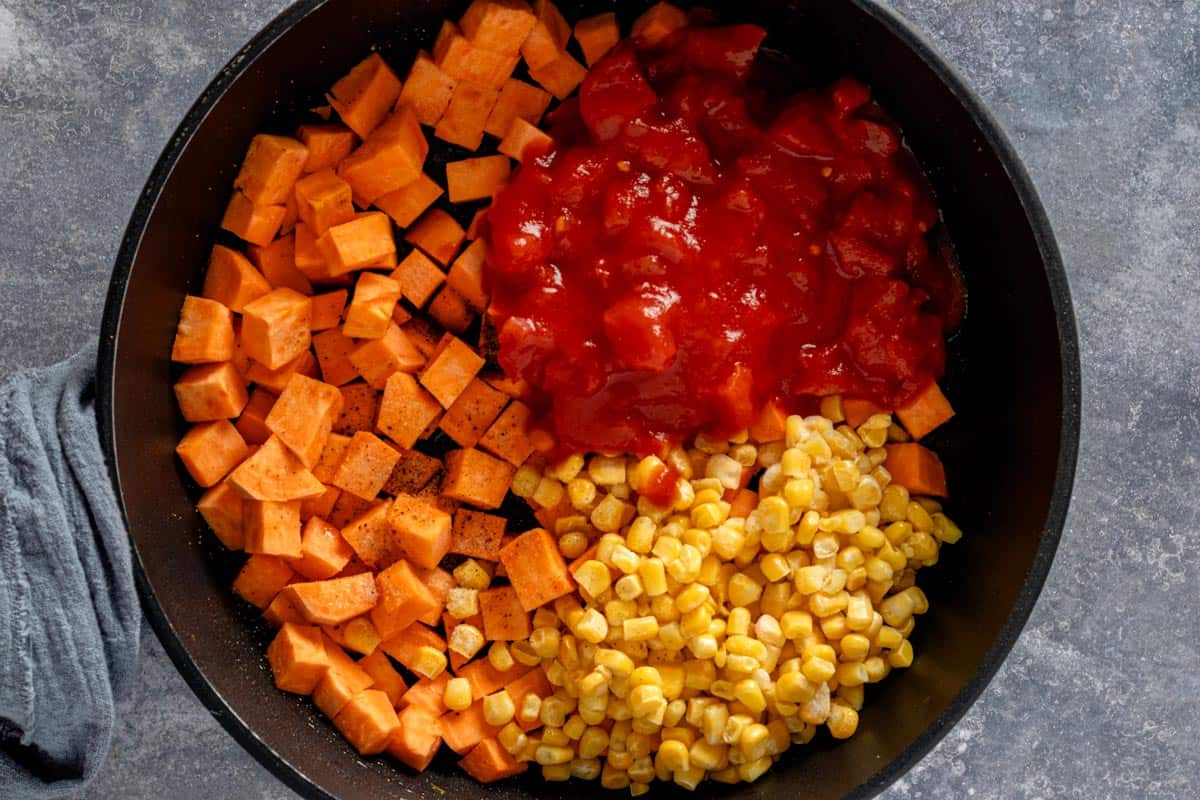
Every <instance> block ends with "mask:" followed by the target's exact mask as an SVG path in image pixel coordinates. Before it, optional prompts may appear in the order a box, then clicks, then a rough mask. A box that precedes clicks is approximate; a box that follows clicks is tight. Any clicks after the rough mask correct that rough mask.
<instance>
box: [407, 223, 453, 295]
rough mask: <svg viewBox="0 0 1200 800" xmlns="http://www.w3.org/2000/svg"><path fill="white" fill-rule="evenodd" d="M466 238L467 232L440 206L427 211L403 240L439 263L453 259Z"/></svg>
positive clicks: (447, 262) (446, 262) (445, 262)
mask: <svg viewBox="0 0 1200 800" xmlns="http://www.w3.org/2000/svg"><path fill="white" fill-rule="evenodd" d="M466 238H467V232H466V231H464V230H463V228H462V226H461V225H459V224H458V222H457V221H456V220H455V219H454V217H452V216H450V215H449V214H447V213H446V212H445V211H443V210H441V209H440V208H434V209H430V210H429V211H427V212H426V213H425V214H424V215H423V216H422V217H421V219H419V220H418V221H417V224H415V225H413V226H412V227H411V228H409V229H408V232H407V233H406V234H405V235H404V241H406V242H408V243H409V244H411V245H413V246H414V247H418V248H420V249H421V251H422V252H423V253H425V254H426V255H428V256H429V257H430V258H432V259H433V260H434V261H436V262H437V263H439V264H449V263H450V262H451V261H453V260H454V256H455V254H457V253H458V248H459V247H461V246H462V243H463V241H464V240H466ZM401 283H404V281H403V280H401Z"/></svg>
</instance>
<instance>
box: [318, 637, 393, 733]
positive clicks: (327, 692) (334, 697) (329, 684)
mask: <svg viewBox="0 0 1200 800" xmlns="http://www.w3.org/2000/svg"><path fill="white" fill-rule="evenodd" d="M332 647H337V645H336V644H332V643H330V644H327V645H326V649H329V648H332ZM346 660H347V661H348V662H349V665H348V666H340V667H335V666H332V665H331V666H330V667H329V669H327V670H326V671H325V677H323V678H321V681H320V683H318V684H317V685H316V688H314V689H313V693H312V698H313V704H314V705H315V706H316V707H317V708H319V709H321V712H322V713H323V714H325V716H327V717H329V718H330V719H333V718H334V717H336V716H337V715H338V713H339V712H340V711H341V710H342V709H343V708H345V707H346V704H347V703H349V702H350V700H351V699H353V698H354V696H355V695H357V694H358V693H359V692H361V691H363V690H365V689H369V688H372V687H374V681H373V680H372V679H371V676H370V675H368V674H367V673H366V672H364V671H363V670H362V669H361V668H360V667H359V666H358V665H356V664H355V663H354V662H353V661H352V660H350V659H349V658H347V659H346ZM374 688H378V687H374Z"/></svg>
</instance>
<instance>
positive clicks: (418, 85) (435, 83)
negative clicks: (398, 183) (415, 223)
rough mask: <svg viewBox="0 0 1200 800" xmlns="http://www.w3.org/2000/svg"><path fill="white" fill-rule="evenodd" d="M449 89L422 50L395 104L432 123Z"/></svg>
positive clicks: (438, 116)
mask: <svg viewBox="0 0 1200 800" xmlns="http://www.w3.org/2000/svg"><path fill="white" fill-rule="evenodd" d="M453 93H454V79H453V78H451V77H450V76H449V75H447V74H446V73H445V72H442V68H441V67H439V66H438V65H437V64H436V63H435V62H434V60H433V58H432V57H431V56H430V55H429V53H426V52H425V51H424V50H422V51H421V52H419V53H417V58H416V60H415V61H413V65H412V68H411V69H409V71H408V78H407V79H405V81H404V88H403V89H401V90H400V98H399V99H398V100H397V101H396V104H397V105H403V106H408V107H409V108H411V109H412V111H413V114H415V115H416V117H417V120H418V121H419V122H420V123H421V124H422V125H429V126H433V125H437V121H438V120H439V119H441V118H442V112H444V111H445V110H446V106H447V105H449V103H450V95H451V94H453ZM399 224H401V225H403V224H404V223H399Z"/></svg>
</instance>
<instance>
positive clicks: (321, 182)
mask: <svg viewBox="0 0 1200 800" xmlns="http://www.w3.org/2000/svg"><path fill="white" fill-rule="evenodd" d="M352 195H353V192H352V191H351V189H350V184H348V183H346V181H344V180H342V179H341V178H340V177H338V175H337V174H336V173H335V172H334V171H333V170H332V169H323V170H321V171H320V172H314V173H313V174H311V175H309V176H307V177H304V178H301V179H300V180H299V181H297V182H296V211H297V213H298V214H299V216H300V219H302V220H303V221H304V224H305V225H308V226H309V227H310V228H312V231H313V233H314V234H316V235H317V236H320V235H321V234H323V233H325V231H327V230H329V229H330V228H332V227H333V226H334V225H341V224H342V223H343V222H349V221H350V220H352V219H354V203H353V202H352V199H351V198H352Z"/></svg>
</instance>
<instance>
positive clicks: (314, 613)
mask: <svg viewBox="0 0 1200 800" xmlns="http://www.w3.org/2000/svg"><path fill="white" fill-rule="evenodd" d="M283 594H284V595H285V596H286V597H287V598H288V599H289V600H290V601H291V603H292V605H294V606H295V607H296V608H297V609H299V611H300V613H301V614H303V615H304V618H305V619H307V620H308V621H309V622H311V623H313V624H314V625H337V624H338V623H341V622H345V621H347V620H350V619H353V618H354V617H357V616H358V615H359V614H365V613H367V612H368V611H370V610H371V609H372V608H374V607H375V576H374V575H372V574H371V573H370V572H364V573H362V574H359V575H350V576H348V577H345V578H331V579H329V580H324V581H309V582H307V583H293V584H291V585H289V586H288V587H287V588H285V589H284V590H283Z"/></svg>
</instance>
